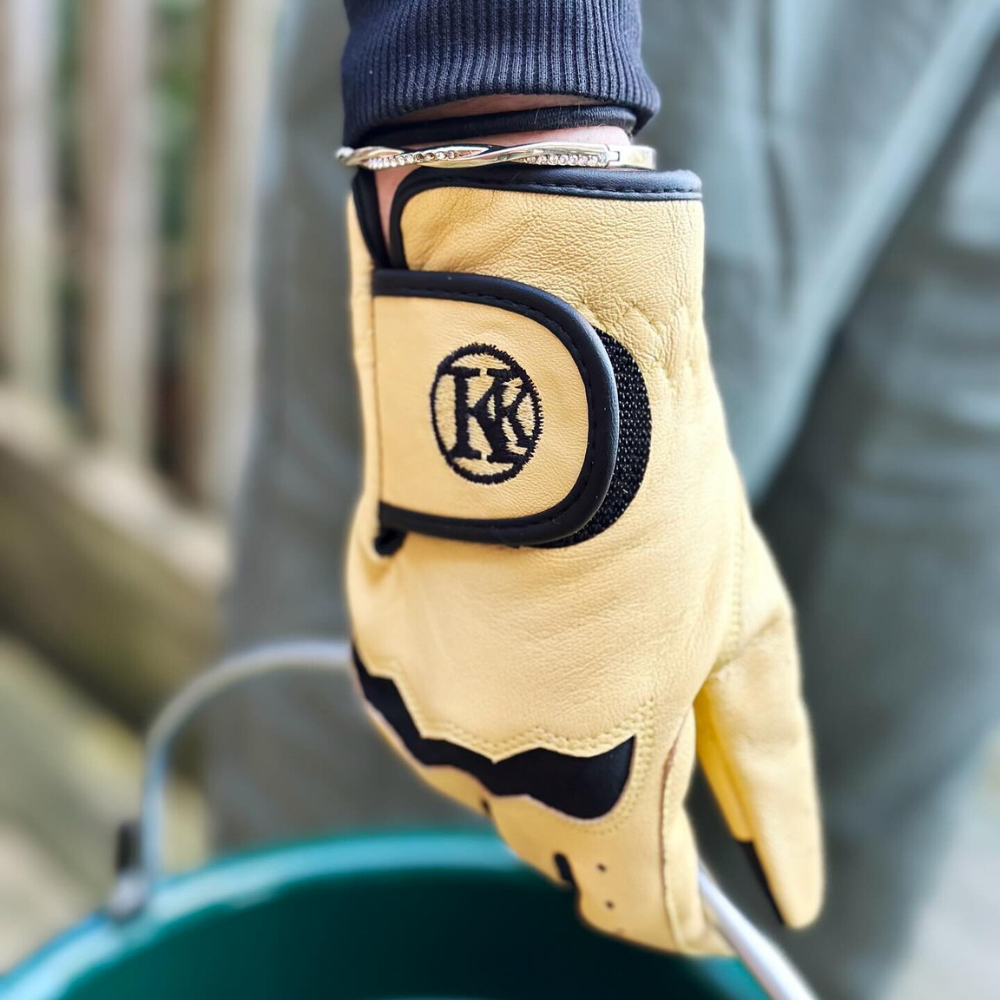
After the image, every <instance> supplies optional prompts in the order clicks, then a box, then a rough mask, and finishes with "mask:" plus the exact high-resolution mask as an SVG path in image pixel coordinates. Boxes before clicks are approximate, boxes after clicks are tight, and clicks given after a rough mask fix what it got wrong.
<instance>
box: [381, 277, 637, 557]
mask: <svg viewBox="0 0 1000 1000" xmlns="http://www.w3.org/2000/svg"><path fill="white" fill-rule="evenodd" d="M372 293H373V295H375V296H380V295H383V296H384V295H395V296H401V297H404V298H412V297H417V298H435V299H453V300H458V301H465V302H476V303H480V304H485V305H489V306H493V307H495V308H499V309H506V310H508V311H510V312H516V313H520V314H521V315H524V316H527V317H529V318H530V319H532V320H534V321H535V322H536V323H539V324H540V325H541V326H543V327H545V328H546V329H547V330H549V332H551V333H552V334H553V335H554V336H555V337H557V338H558V339H559V341H560V342H561V343H562V344H563V345H564V346H565V347H566V349H567V351H568V352H569V354H570V356H571V357H572V358H573V360H574V362H575V363H576V366H577V368H578V369H579V372H580V377H581V378H582V380H583V385H584V389H585V392H586V397H587V447H586V451H585V453H584V460H583V465H582V466H581V469H580V474H579V476H578V477H577V480H576V482H575V484H574V485H573V487H572V488H571V489H570V491H569V493H567V494H566V496H565V497H564V498H563V499H562V500H560V501H559V502H558V503H557V504H555V505H553V506H552V507H549V508H548V509H546V510H542V511H538V512H537V513H534V514H530V515H525V516H523V517H511V518H489V519H482V518H458V517H443V516H441V515H437V514H428V513H425V512H423V511H417V510H410V509H408V508H404V507H398V506H395V505H393V504H388V503H381V504H379V521H380V523H381V524H382V526H383V527H384V528H395V529H397V530H399V531H416V532H419V533H421V534H425V535H434V536H436V537H439V538H454V539H458V540H460V541H467V542H486V543H493V544H502V545H539V544H541V543H544V542H554V541H557V540H559V539H561V538H566V537H567V536H569V535H572V534H574V533H576V532H578V531H580V530H582V529H583V528H585V527H586V525H587V524H588V522H589V521H590V519H591V518H592V517H593V516H594V515H595V514H596V513H597V512H598V511H599V510H600V508H601V505H602V504H603V502H604V498H605V497H606V496H607V493H608V490H609V488H610V486H611V481H612V477H613V475H614V470H615V464H616V459H617V454H618V393H617V389H616V386H615V376H614V370H613V368H612V363H611V360H610V358H609V357H608V353H607V351H606V349H605V347H604V344H603V343H602V342H601V338H600V337H599V336H598V335H597V332H596V331H595V330H594V328H593V327H592V326H591V325H590V324H589V323H588V322H587V321H586V320H585V319H584V318H583V316H581V315H580V313H578V312H577V311H576V310H575V309H573V308H572V306H570V305H568V304H567V303H566V302H564V301H563V300H562V299H560V298H557V297H556V296H555V295H550V294H549V293H548V292H544V291H542V290H541V289H540V288H534V287H532V286H531V285H524V284H521V283H520V282H517V281H509V280H507V279H505V278H492V277H487V276H485V275H480V274H461V273H450V272H438V271H396V270H390V269H383V270H376V271H375V272H374V274H373V275H372Z"/></svg>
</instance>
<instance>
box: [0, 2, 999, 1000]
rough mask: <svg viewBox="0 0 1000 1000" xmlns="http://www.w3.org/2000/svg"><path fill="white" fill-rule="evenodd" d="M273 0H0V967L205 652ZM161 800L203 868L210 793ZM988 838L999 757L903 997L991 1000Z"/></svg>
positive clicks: (223, 560) (119, 804) (99, 888)
mask: <svg viewBox="0 0 1000 1000" xmlns="http://www.w3.org/2000/svg"><path fill="white" fill-rule="evenodd" d="M330 2H331V3H334V2H336V0H330ZM279 5H280V0H148V2H141V0H139V2H137V0H0V365H2V367H0V969H2V968H3V967H5V966H7V965H9V964H11V963H12V962H14V961H16V960H17V959H18V958H19V957H21V956H23V955H24V954H26V953H27V952H28V951H30V950H31V949H33V948H34V947H36V946H37V945H38V944H39V943H40V942H41V941H43V940H44V939H46V938H47V937H49V936H51V935H52V934H53V933H54V932H56V931H57V930H59V929H61V928H63V927H65V926H67V925H68V924H70V923H71V922H73V921H74V920H76V919H78V918H79V917H80V916H81V915H83V914H84V913H86V912H87V911H88V910H90V909H92V908H93V907H94V906H96V905H99V904H100V902H101V901H102V898H103V896H104V894H105V893H106V891H107V889H108V887H109V884H110V879H111V862H112V844H113V839H114V829H115V826H116V825H117V823H118V822H119V821H120V820H121V819H122V818H123V817H125V816H128V815H130V814H132V813H133V812H134V810H135V801H136V792H137V787H138V775H139V767H140V758H141V755H140V743H139V734H140V732H141V730H142V727H143V726H144V725H145V724H146V723H147V722H148V720H149V719H150V718H151V716H152V713H153V712H154V710H155V708H156V706H157V705H159V704H161V703H162V702H163V701H164V700H165V699H166V698H167V697H168V696H169V695H170V694H171V693H172V692H173V691H175V690H176V689H178V688H179V687H180V686H181V685H182V684H183V683H184V681H185V680H186V679H187V678H189V677H190V676H191V675H192V674H193V673H194V672H195V671H196V670H197V669H199V668H200V667H202V666H203V665H204V664H205V663H206V662H208V661H209V660H210V658H211V657H212V655H213V652H214V650H215V649H216V646H217V634H218V610H217V609H218V598H219V595H220V593H221V592H222V589H223V587H224V585H225V581H226V578H227V574H228V571H229V553H228V549H227V540H226V539H227V523H228V520H229V517H230V514H231V512H232V510H233V503H234V495H235V492H236V487H237V484H238V480H239V470H240V467H241V464H242V461H243V456H244V454H245V450H246V442H247V436H248V428H249V425H250V411H251V403H252V398H253V390H252V387H253V370H254V357H255V349H254V345H255V336H254V308H253V286H252V260H253V245H252V240H253V235H254V233H253V223H254V189H255V164H256V161H257V157H256V149H257V146H258V143H259V138H260V132H261V123H262V121H263V116H264V109H265V106H266V99H267V92H266V88H267V75H268V66H269V61H270V51H271V46H272V41H273V34H274V30H275V22H276V17H277V13H278V7H279ZM332 152H333V151H332V150H331V167H330V169H331V170H333V169H334V166H333V161H332ZM173 809H174V814H175V816H176V820H175V824H174V825H175V836H174V838H173V839H174V845H173V846H174V854H175V862H176V863H178V864H192V863H195V862H196V861H197V860H198V859H199V858H201V857H204V856H205V854H206V852H207V832H206V831H207V829H208V823H207V820H206V815H205V812H206V810H205V808H204V805H203V801H202V797H201V795H200V793H199V791H198V787H197V782H196V781H195V780H193V779H192V778H190V777H188V778H184V777H182V778H180V779H178V780H177V782H176V783H175V789H174V805H173ZM998 829H1000V742H998V741H997V740H994V744H993V748H992V750H991V752H990V753H989V754H988V755H987V758H986V761H985V763H984V765H983V767H982V770H981V772H980V774H979V776H978V778H977V787H976V790H975V793H974V794H973V795H971V796H969V797H968V798H967V800H966V804H965V806H964V807H963V811H962V813H961V816H960V821H959V829H958V833H957V836H956V839H955V842H954V845H953V847H952V850H951V854H950V856H949V861H948V863H947V866H946V871H945V874H944V876H943V877H942V878H941V880H940V888H939V890H938V892H937V894H936V896H935V898H934V900H933V901H932V904H931V905H930V906H929V907H928V908H927V913H926V917H925V919H924V920H923V922H922V924H921V927H920V931H919V934H918V937H917V940H916V943H915V945H914V948H913V951H912V955H911V958H910V962H909V964H908V966H907V970H906V972H905V975H904V977H903V981H902V982H901V984H900V986H899V987H898V990H897V995H898V997H899V998H924V997H927V998H930V997H938V996H940V995H942V994H943V993H944V992H945V991H946V990H950V991H951V992H953V993H954V992H957V994H958V995H961V996H962V997H964V998H965V1000H977V998H983V1000H985V998H986V997H988V996H995V995H996V994H995V989H996V984H997V982H998V981H1000V971H998V966H997V962H998V958H997V955H996V953H995V941H996V937H995V935H996V928H997V927H998V926H1000V899H998V898H997V893H996V887H997V886H1000V836H998V835H997V831H998ZM991 940H992V944H991ZM957 984H961V985H957ZM991 984H992V985H991Z"/></svg>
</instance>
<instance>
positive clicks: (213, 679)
mask: <svg viewBox="0 0 1000 1000" xmlns="http://www.w3.org/2000/svg"><path fill="white" fill-rule="evenodd" d="M350 663H351V649H350V645H349V644H348V643H347V642H346V641H345V640H343V639H298V640H289V641H283V642H274V643H267V644H264V645H260V646H254V647H252V648H250V649H248V650H246V651H245V652H241V653H235V654H234V655H232V656H229V657H227V658H225V659H223V660H221V661H220V662H219V663H217V664H216V665H215V666H214V667H213V668H212V669H211V670H208V671H206V672H205V673H203V674H200V675H199V676H198V677H196V678H195V679H194V680H193V681H191V682H190V683H189V684H188V685H186V686H185V687H184V688H183V689H182V690H181V691H180V692H179V693H178V694H176V695H175V696H174V697H173V698H172V699H171V700H170V701H169V702H168V703H167V705H166V706H165V707H164V708H163V710H162V711H161V712H160V714H159V715H158V716H157V717H156V719H155V720H154V721H153V724H152V726H151V727H150V729H149V732H148V734H147V736H146V752H145V764H144V773H143V782H142V804H141V811H140V815H139V822H138V827H137V830H136V831H135V835H136V842H135V845H134V847H135V849H134V851H131V852H126V853H131V854H132V855H133V856H132V857H131V858H129V860H128V863H126V864H124V865H122V866H121V870H120V871H119V875H118V879H117V881H116V884H115V887H114V890H113V892H112V894H111V897H110V899H109V901H108V909H109V911H110V913H111V914H112V915H113V916H114V917H116V918H117V919H119V920H128V919H129V918H131V917H133V916H135V915H137V914H138V913H139V912H141V910H142V909H143V908H144V907H145V905H146V903H147V901H148V900H149V898H150V895H151V893H152V890H153V887H154V886H155V884H156V882H157V880H158V879H159V877H160V874H161V869H162V861H163V815H164V803H165V793H166V783H167V772H168V768H169V764H170V754H171V751H172V749H173V745H174V742H175V740H176V738H177V736H178V735H179V734H180V732H181V731H182V730H183V729H184V727H185V726H186V725H187V724H188V722H190V721H191V719H192V718H193V717H194V716H195V715H196V714H197V713H198V712H200V711H201V710H202V709H203V708H204V707H205V706H206V705H208V704H209V703H210V702H212V701H214V700H215V698H216V697H217V696H219V695H220V694H224V693H226V692H228V691H229V690H230V689H232V688H233V687H235V686H237V685H238V684H241V683H243V682H244V681H247V680H250V679H252V678H255V677H261V676H264V675H267V674H273V673H281V672H287V671H291V670H321V671H346V670H349V669H350ZM698 881H699V886H700V889H701V894H702V899H703V901H704V903H705V908H706V911H707V913H708V915H709V917H710V919H711V920H712V921H713V923H714V924H715V926H716V928H717V929H718V931H719V933H720V934H721V935H722V937H723V938H724V939H725V940H726V941H727V942H728V943H729V945H730V946H731V947H732V949H733V951H734V952H736V954H737V955H738V956H739V957H740V959H741V960H742V962H743V964H744V965H745V966H746V967H747V969H748V970H749V971H750V973H751V974H752V975H753V977H754V978H755V979H756V980H757V982H758V983H759V984H760V985H761V987H762V988H763V989H764V991H765V992H766V993H767V995H768V996H769V997H771V1000H816V996H815V994H814V993H813V992H812V990H811V989H810V988H809V987H808V986H807V985H806V983H805V982H804V980H803V979H802V977H801V976H800V975H799V973H798V972H797V971H796V969H795V968H794V967H793V966H792V964H791V962H790V961H789V960H788V958H787V957H786V956H785V955H784V954H783V953H782V952H781V950H780V949H779V948H778V947H777V946H776V945H775V944H774V943H773V942H772V941H771V940H770V939H769V938H768V937H766V936H765V935H764V934H763V933H761V932H760V931H759V930H758V929H757V928H756V927H755V926H754V924H753V923H752V922H751V921H750V920H749V919H748V918H747V917H746V916H744V914H743V913H742V912H741V911H740V910H739V908H738V907H737V906H736V905H735V904H734V903H733V902H732V901H731V900H730V899H729V898H728V897H727V896H726V894H725V893H724V892H723V891H722V889H720V888H719V886H718V884H717V883H716V881H715V880H714V879H713V878H712V876H711V875H710V874H709V872H708V871H707V869H706V868H705V867H704V865H699V870H698Z"/></svg>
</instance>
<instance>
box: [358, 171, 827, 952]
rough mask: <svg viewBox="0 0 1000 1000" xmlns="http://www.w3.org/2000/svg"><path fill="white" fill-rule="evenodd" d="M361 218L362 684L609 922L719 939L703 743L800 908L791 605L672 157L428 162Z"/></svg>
mask: <svg viewBox="0 0 1000 1000" xmlns="http://www.w3.org/2000/svg"><path fill="white" fill-rule="evenodd" d="M355 207H356V212H355V213H351V214H352V223H351V252H352V259H353V286H352V304H353V314H354V349H355V358H356V363H357V369H358V376H359V381H360V390H361V400H362V407H363V415H364V426H365V476H364V488H363V492H362V495H361V499H360V502H359V504H358V508H357V513H356V517H355V521H354V525H353V530H352V539H351V544H350V554H349V568H348V587H349V600H350V611H351V618H352V623H353V630H354V642H355V647H356V654H357V659H356V665H357V670H358V674H359V678H360V681H361V686H362V689H363V692H364V695H365V698H366V700H367V703H368V706H369V708H370V709H371V711H372V714H373V716H374V717H375V719H376V721H377V722H378V724H379V726H380V727H381V729H382V730H383V732H384V733H385V735H386V736H387V737H388V738H389V740H390V741H391V742H392V743H393V744H394V745H395V746H396V747H397V748H398V749H399V751H400V753H401V754H402V755H403V756H404V757H405V758H406V759H407V760H408V761H409V762H410V763H411V764H412V765H413V766H414V767H415V768H416V769H417V770H418V771H419V773H420V774H421V775H422V776H423V777H424V778H425V779H426V780H427V781H428V782H430V783H431V784H432V785H434V786H435V787H436V788H438V789H440V790H441V791H443V792H445V793H446V794H448V795H450V796H452V797H453V798H456V799H458V800H460V801H461V802H464V803H466V804H467V805H468V806H470V807H471V808H473V809H478V810H481V811H485V812H486V813H487V814H488V815H490V816H491V817H492V819H493V822H494V823H495V824H496V828H497V830H498V831H499V833H500V834H501V836H502V837H503V838H504V839H505V840H506V841H507V843H508V844H510V846H511V847H512V848H513V849H514V850H515V851H516V852H517V853H518V854H519V855H520V856H521V857H522V858H524V859H525V860H526V861H528V862H529V863H530V864H532V865H534V866H535V867H536V868H538V869H539V870H540V871H542V872H543V873H545V874H546V875H548V876H550V877H551V878H553V879H561V880H565V881H569V882H572V884H573V885H574V886H575V888H576V890H577V892H578V895H579V908H580V911H581V913H582V915H583V917H584V918H585V919H586V920H587V921H588V922H589V923H590V924H592V925H593V926H594V927H596V928H598V929H600V930H602V931H605V932H608V933H611V934H616V935H621V936H624V937H626V938H628V939H631V940H633V941H637V942H641V943H643V944H646V945H651V946H653V947H655V948H665V949H671V950H681V951H686V952H707V951H716V950H721V947H722V946H721V942H720V940H719V939H718V938H717V937H716V935H715V933H714V932H713V931H712V930H711V928H710V927H709V926H708V923H707V921H706V918H705V914H704V911H703V907H702V902H701V899H700V896H699V892H698V886H697V878H696V869H697V854H696V848H695V841H694V837H693V834H692V830H691V826H690V824H689V821H688V817H687V815H686V813H685V810H684V798H685V795H686V793H687V790H688V786H689V783H690V779H691V772H692V769H693V767H694V761H695V755H696V753H697V755H698V757H699V759H700V761H701V764H702V767H703V768H704V770H705V772H706V773H707V775H708V778H709V780H710V782H711V785H712V787H713V789H714V791H715V794H716V796H717V797H718V800H719V802H720V804H721V807H722V810H723V812H724V814H725V817H726V819H727V821H728V824H729V827H730V829H731V831H732V833H733V836H735V837H737V838H738V839H739V840H741V841H746V842H752V844H753V845H754V847H755V848H756V851H757V853H758V855H759V858H760V862H761V865H762V867H763V871H764V873H765V875H766V878H767V880H768V882H769V885H770V888H771V892H772V894H773V897H774V900H775V901H776V903H777V906H778V907H779V909H780V911H781V913H782V915H783V916H784V918H785V920H786V921H787V922H788V923H789V924H791V925H794V926H799V925H802V924H806V923H808V922H809V921H811V920H812V919H813V917H814V916H815V915H816V913H817V910H818V909H819V906H820V901H821V897H822V893H823V870H822V858H821V836H820V822H819V810H818V804H817V796H816V788H815V784H814V776H813V762H812V748H811V741H810V733H809V725H808V721H807V718H806V713H805V711H804V708H803V705H802V701H801V699H800V691H799V664H798V656H797V652H796V643H795V634H794V626H793V618H792V609H791V607H790V605H789V600H788V596H787V594H786V593H785V590H784V588H783V586H782V582H781V580H780V578H779V575H778V573H777V571H776V569H775V566H774V564H773V562H772V560H771V556H770V554H769V553H768V550H767V548H766V546H765V544H764V542H763V541H762V539H761V536H760V534H759V532H758V530H757V528H756V526H755V525H754V522H753V519H752V517H751V514H750V512H749V510H748V506H747V501H746V497H745V495H744V491H743V488H742V485H741V482H740V477H739V475H738V472H737V469H736V466H735V463H734V461H733V456H732V454H731V452H730V449H729V444H728V442H727V438H726V428H725V423H724V419H723V413H722V407H721V404H720V400H719V393H718V390H717V388H716V384H715V379H714V377H713V374H712V368H711V364H710V362H709V350H708V341H707V338H706V336H705V330H704V327H703V324H702V293H701V283H702V260H703V223H702V208H701V202H700V188H699V184H698V181H697V178H695V177H694V176H693V175H690V174H687V173H676V174H662V173H660V174H652V173H645V172H642V173H640V172H627V171H618V172H611V171H604V170H580V169H558V168H545V167H532V168H525V167H516V168H514V167H497V168H482V169H465V170H461V171H450V170H449V171H446V170H431V169H427V168H424V169H422V170H418V171H416V172H414V173H413V174H411V175H410V176H408V177H407V178H405V179H404V181H403V183H402V185H401V186H400V188H399V190H398V193H397V195H396V198H395V202H394V206H393V213H392V224H391V238H390V241H389V247H388V249H387V248H386V247H385V245H384V242H383V240H382V238H381V235H380V229H379V224H378V216H377V209H376V207H375V204H374V198H373V187H372V184H371V178H370V175H363V176H361V177H359V178H358V180H357V182H356V184H355Z"/></svg>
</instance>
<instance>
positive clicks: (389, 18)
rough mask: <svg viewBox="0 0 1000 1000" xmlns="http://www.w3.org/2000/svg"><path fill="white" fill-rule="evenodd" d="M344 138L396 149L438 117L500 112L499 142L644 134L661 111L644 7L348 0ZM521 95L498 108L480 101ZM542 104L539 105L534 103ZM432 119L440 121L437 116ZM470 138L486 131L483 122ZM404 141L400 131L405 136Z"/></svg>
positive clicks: (591, 1)
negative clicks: (564, 132) (408, 131)
mask: <svg viewBox="0 0 1000 1000" xmlns="http://www.w3.org/2000/svg"><path fill="white" fill-rule="evenodd" d="M346 6H347V14H348V19H349V21H350V25H351V33H350V36H349V38H348V42H347V46H346V48H345V50H344V54H343V59H342V63H341V66H342V74H343V92H344V141H345V143H346V144H347V145H350V146H359V145H363V144H370V143H374V142H381V141H384V139H385V136H386V134H387V133H389V132H390V131H392V132H395V126H397V125H398V123H400V121H401V120H402V121H406V120H412V117H413V116H414V115H421V116H422V117H423V119H424V121H427V120H428V117H433V116H434V114H435V113H436V112H432V111H431V109H438V110H439V111H440V114H442V115H446V116H447V117H449V118H455V117H459V118H461V117H472V118H475V117H478V116H479V115H481V114H484V113H492V114H495V115H496V116H497V117H496V118H495V119H494V122H493V124H490V123H486V131H488V132H489V133H490V134H500V133H504V132H522V131H539V130H544V131H548V130H552V129H559V128H565V127H570V126H574V125H595V124H607V125H615V126H618V127H620V128H624V129H625V130H626V131H628V132H633V131H636V130H637V129H639V128H641V127H642V126H643V125H644V124H645V123H646V122H647V121H648V120H649V119H650V118H651V117H652V116H653V115H654V114H655V113H656V110H657V107H658V105H659V98H658V95H657V93H656V89H655V87H654V86H653V84H652V82H651V81H650V79H649V77H648V76H647V74H646V72H645V70H644V68H643V65H642V58H641V54H640V30H641V29H640V15H639V0H573V2H568V0H503V2H496V0H406V2H399V0H346ZM505 96H509V97H513V98H515V100H513V101H509V102H506V104H504V103H501V104H495V105H494V106H493V108H492V109H490V110H484V109H483V108H482V107H480V106H475V105H469V104H467V103H463V102H468V101H470V100H474V99H475V98H481V97H487V98H497V97H505ZM531 97H537V98H538V99H537V100H524V98H531ZM429 113H430V114H429ZM456 124H457V127H458V129H459V130H460V129H462V128H466V129H468V128H472V129H475V130H476V131H475V132H469V131H466V133H465V136H464V137H469V136H471V135H473V134H483V130H482V128H481V127H480V125H479V124H478V123H476V122H472V123H468V122H465V123H462V122H458V123H456V122H452V123H451V128H452V129H453V132H452V134H451V135H449V136H448V138H450V139H461V138H463V135H462V134H461V131H454V130H455V128H456ZM396 134H397V135H398V133H396Z"/></svg>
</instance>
